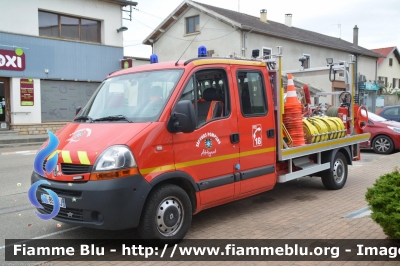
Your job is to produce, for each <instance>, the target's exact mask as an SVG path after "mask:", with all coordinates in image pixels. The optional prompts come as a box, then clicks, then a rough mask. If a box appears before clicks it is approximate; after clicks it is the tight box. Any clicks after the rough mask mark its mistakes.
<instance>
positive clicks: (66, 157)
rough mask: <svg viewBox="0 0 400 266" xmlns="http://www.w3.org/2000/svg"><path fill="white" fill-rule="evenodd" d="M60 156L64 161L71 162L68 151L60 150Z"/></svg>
mask: <svg viewBox="0 0 400 266" xmlns="http://www.w3.org/2000/svg"><path fill="white" fill-rule="evenodd" d="M61 156H62V159H63V161H64V163H72V160H71V155H70V154H69V151H61Z"/></svg>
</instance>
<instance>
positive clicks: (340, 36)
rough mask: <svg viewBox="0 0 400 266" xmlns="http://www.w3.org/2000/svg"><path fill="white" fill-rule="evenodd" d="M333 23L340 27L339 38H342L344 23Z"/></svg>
mask: <svg viewBox="0 0 400 266" xmlns="http://www.w3.org/2000/svg"><path fill="white" fill-rule="evenodd" d="M333 25H337V26H338V28H339V39H341V38H342V24H340V23H338V24H333Z"/></svg>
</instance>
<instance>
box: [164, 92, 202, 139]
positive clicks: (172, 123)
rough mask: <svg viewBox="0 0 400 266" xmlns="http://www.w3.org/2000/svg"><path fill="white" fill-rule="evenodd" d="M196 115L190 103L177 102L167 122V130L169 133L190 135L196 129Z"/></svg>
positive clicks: (186, 101) (187, 101)
mask: <svg viewBox="0 0 400 266" xmlns="http://www.w3.org/2000/svg"><path fill="white" fill-rule="evenodd" d="M196 124H197V123H196V114H195V112H194V108H193V105H192V102H191V101H189V100H183V101H179V102H178V103H177V104H176V106H175V108H174V110H173V111H172V114H171V116H170V118H169V120H168V124H167V130H168V131H169V132H171V133H177V132H183V133H190V132H193V131H194V130H195V129H196Z"/></svg>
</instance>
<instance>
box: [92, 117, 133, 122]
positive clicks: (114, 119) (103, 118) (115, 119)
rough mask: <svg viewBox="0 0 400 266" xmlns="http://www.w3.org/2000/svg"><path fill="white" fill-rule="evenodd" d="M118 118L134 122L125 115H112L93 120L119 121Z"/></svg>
mask: <svg viewBox="0 0 400 266" xmlns="http://www.w3.org/2000/svg"><path fill="white" fill-rule="evenodd" d="M117 120H125V121H128V122H129V123H132V121H131V120H129V118H128V117H126V116H124V115H110V116H105V117H100V118H97V119H94V120H93V121H117Z"/></svg>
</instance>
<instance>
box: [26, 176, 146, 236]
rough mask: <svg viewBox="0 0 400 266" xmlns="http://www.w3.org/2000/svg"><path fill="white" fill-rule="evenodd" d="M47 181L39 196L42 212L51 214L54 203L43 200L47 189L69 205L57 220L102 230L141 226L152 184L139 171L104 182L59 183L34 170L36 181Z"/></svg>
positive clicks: (33, 178) (34, 179)
mask: <svg viewBox="0 0 400 266" xmlns="http://www.w3.org/2000/svg"><path fill="white" fill-rule="evenodd" d="M40 180H46V181H48V182H49V183H50V185H41V186H39V188H38V190H37V191H36V198H37V199H38V201H39V202H40V203H41V204H42V206H43V208H42V209H37V210H38V211H39V212H40V213H44V214H49V213H51V211H52V210H53V206H52V205H50V204H45V203H43V200H42V194H47V193H46V192H45V190H44V189H43V188H46V189H51V190H53V191H54V192H55V193H56V194H57V196H58V197H59V198H62V200H61V202H63V203H65V206H62V207H61V208H60V212H59V213H58V214H57V216H56V217H55V218H54V220H57V221H60V222H65V223H68V224H73V225H78V226H83V227H91V228H98V229H108V230H120V229H127V228H134V227H137V226H138V224H139V221H140V216H141V213H142V209H143V206H144V204H145V201H146V197H147V195H148V194H149V192H150V190H151V188H152V186H151V185H150V184H149V183H148V182H147V181H146V180H145V179H144V178H143V177H142V176H141V175H139V174H137V175H133V176H128V177H123V178H116V179H112V180H103V181H88V182H72V183H68V182H59V181H54V180H50V179H47V178H44V177H42V176H40V175H38V174H37V173H36V172H33V173H32V176H31V181H32V184H33V183H34V182H36V181H40Z"/></svg>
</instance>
